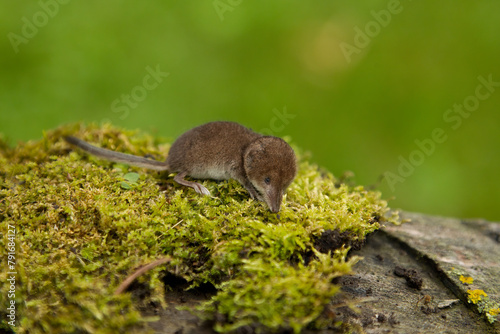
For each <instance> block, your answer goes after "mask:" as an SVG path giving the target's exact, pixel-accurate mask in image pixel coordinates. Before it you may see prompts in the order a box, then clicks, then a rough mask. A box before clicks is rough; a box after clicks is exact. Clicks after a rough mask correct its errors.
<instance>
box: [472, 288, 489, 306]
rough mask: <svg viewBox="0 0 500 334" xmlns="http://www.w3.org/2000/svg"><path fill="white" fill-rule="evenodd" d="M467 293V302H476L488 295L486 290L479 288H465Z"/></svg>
mask: <svg viewBox="0 0 500 334" xmlns="http://www.w3.org/2000/svg"><path fill="white" fill-rule="evenodd" d="M467 294H468V295H469V296H468V298H469V303H473V304H477V303H478V302H479V301H480V300H481V297H488V295H487V294H486V292H484V291H483V290H480V289H475V290H467Z"/></svg>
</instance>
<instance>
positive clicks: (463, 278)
mask: <svg viewBox="0 0 500 334" xmlns="http://www.w3.org/2000/svg"><path fill="white" fill-rule="evenodd" d="M460 282H462V283H464V284H472V283H473V282H474V279H473V278H472V277H466V276H464V275H460Z"/></svg>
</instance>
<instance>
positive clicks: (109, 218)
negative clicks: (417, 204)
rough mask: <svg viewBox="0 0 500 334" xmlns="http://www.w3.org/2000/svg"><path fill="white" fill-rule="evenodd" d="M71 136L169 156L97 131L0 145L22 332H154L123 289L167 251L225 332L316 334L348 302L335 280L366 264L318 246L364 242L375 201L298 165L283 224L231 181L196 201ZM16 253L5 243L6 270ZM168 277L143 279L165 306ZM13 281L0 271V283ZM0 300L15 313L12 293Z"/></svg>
mask: <svg viewBox="0 0 500 334" xmlns="http://www.w3.org/2000/svg"><path fill="white" fill-rule="evenodd" d="M70 133H71V134H74V135H76V136H78V137H80V138H83V139H85V140H88V141H90V142H94V143H99V144H100V145H102V146H103V147H107V148H110V149H114V150H118V151H121V152H127V153H131V154H136V155H141V156H143V155H152V156H154V157H156V159H159V160H162V159H164V157H165V156H167V154H168V149H169V146H170V145H169V144H168V143H165V142H163V141H162V140H160V139H155V138H153V137H151V136H148V135H141V134H137V133H135V132H130V131H124V130H120V129H117V128H113V127H111V126H103V127H98V126H95V125H91V126H88V127H87V126H83V125H70V126H65V127H61V128H59V129H56V130H54V131H50V132H47V133H46V134H44V138H43V139H42V140H41V141H37V142H28V143H24V144H19V145H18V146H17V147H16V148H14V149H9V148H8V147H7V145H5V143H0V222H2V233H6V227H7V225H14V226H15V227H16V231H17V235H16V237H15V243H16V271H17V276H16V280H17V282H16V302H17V304H16V306H17V320H16V321H17V322H16V324H17V327H16V328H17V332H18V333H28V332H29V333H46V332H50V333H86V332H89V333H91V332H92V333H94V332H96V333H117V332H128V333H130V332H134V331H137V332H144V328H145V327H146V325H145V319H142V318H141V316H140V314H139V312H138V311H137V306H136V305H135V306H134V303H133V302H132V300H131V297H130V294H125V295H121V296H114V295H113V291H114V289H116V287H117V286H118V285H119V284H120V282H122V281H123V280H124V278H125V277H127V276H128V275H129V274H130V273H131V272H132V271H133V270H134V269H135V268H137V267H138V266H140V265H143V264H146V263H149V262H152V261H153V260H155V259H157V258H159V257H162V256H164V255H165V254H168V255H170V256H171V257H172V259H173V260H172V262H171V263H169V264H167V265H166V269H167V270H168V271H170V272H171V273H174V274H175V275H179V276H182V277H183V278H185V279H186V280H187V281H189V282H191V284H192V286H196V285H199V284H201V283H206V282H210V283H212V284H214V285H215V286H216V287H217V288H218V293H217V294H216V295H215V296H214V298H213V299H212V300H210V301H208V302H206V303H204V304H203V305H201V306H200V307H199V310H198V312H200V314H201V316H203V317H205V318H208V319H212V320H214V321H215V326H216V327H215V328H216V329H217V330H219V331H227V330H231V329H234V328H238V327H240V326H243V325H246V324H251V325H253V326H255V327H256V328H257V329H265V330H268V331H269V330H271V331H272V330H276V329H279V328H291V329H293V330H294V331H295V332H299V331H300V329H301V328H303V327H304V326H317V327H318V326H321V324H323V323H324V320H325V319H322V317H323V316H322V314H323V311H324V309H325V307H326V306H327V305H328V303H329V301H330V299H331V297H332V296H333V295H334V294H335V293H336V292H337V291H338V287H337V286H335V285H334V284H332V279H333V278H335V277H337V276H340V275H343V274H346V273H348V272H350V270H351V266H352V264H353V262H354V261H356V259H354V258H353V259H350V260H348V261H347V260H346V250H347V247H348V245H346V246H345V247H341V248H340V249H334V248H335V247H333V246H332V249H331V250H330V251H331V252H328V253H327V254H321V253H319V252H318V251H317V250H316V247H315V243H316V242H317V241H318V240H319V239H320V237H321V235H322V234H323V232H325V231H327V230H338V231H339V232H345V233H347V234H348V235H349V236H350V238H351V239H352V241H353V242H354V241H356V240H357V241H360V240H363V239H364V237H365V236H366V234H368V233H370V232H373V231H374V230H376V229H377V228H379V224H380V223H381V222H384V221H385V220H386V218H385V217H386V214H387V212H388V208H387V204H386V202H385V201H383V200H381V199H380V195H379V193H377V192H372V191H366V190H364V189H363V187H350V186H347V185H345V184H339V182H338V181H337V180H336V179H335V178H334V177H333V176H332V175H331V174H329V173H327V172H325V171H322V170H320V169H319V168H318V167H317V166H315V165H314V164H311V163H309V162H308V160H307V159H306V158H304V156H303V155H301V154H299V166H300V168H299V173H298V175H297V178H296V180H295V181H294V182H293V183H292V185H291V186H290V188H289V189H288V192H287V195H286V198H285V200H284V204H283V206H282V210H281V212H280V213H279V214H273V213H271V212H269V211H268V210H267V209H266V207H265V206H264V205H263V204H262V203H260V202H256V201H254V200H251V199H250V198H249V196H248V194H247V193H246V191H245V190H244V188H243V187H242V186H240V185H239V184H238V183H237V182H235V181H225V182H214V181H210V180H207V181H203V184H204V185H205V186H206V187H207V188H208V189H209V190H210V191H211V193H212V195H213V196H212V197H208V196H200V195H198V194H196V193H195V192H194V191H192V190H191V189H187V188H184V187H181V186H178V185H177V184H175V183H174V182H173V180H172V178H171V177H170V178H167V177H166V176H167V175H163V177H160V175H158V173H156V172H152V171H147V170H144V169H139V168H128V167H127V166H123V165H117V164H113V163H110V162H107V161H102V160H99V159H97V158H95V157H92V156H89V155H87V154H84V153H82V152H80V151H78V150H73V149H72V148H70V147H69V146H68V145H67V144H66V143H65V142H64V141H63V140H62V139H61V138H62V136H63V135H66V134H70ZM131 171H132V172H133V173H132V174H131V173H130V172H131ZM396 218H397V217H396V216H393V217H392V218H391V220H395V219H396ZM347 234H345V235H347ZM7 243H8V240H7V238H6V237H4V238H2V239H1V240H0V253H1V254H0V256H1V258H2V259H4V258H6V254H4V252H6V247H7ZM162 269H165V268H164V267H162V268H156V269H154V270H152V271H151V272H148V274H147V275H145V276H144V277H141V278H140V279H139V280H140V281H141V282H143V283H144V284H145V285H146V286H147V287H148V289H149V290H150V294H149V297H148V300H149V301H151V300H152V301H155V302H157V303H159V304H161V305H163V304H164V291H165V289H164V286H163V284H162V283H161V270H162ZM6 277H7V274H6V272H5V271H2V272H0V281H2V282H3V281H5V279H6ZM0 290H1V291H0V298H2V305H6V304H5V303H6V302H7V300H6V298H7V297H6V296H7V290H8V287H7V286H3V287H1V288H0ZM4 310H5V307H3V306H2V309H1V311H0V312H4ZM5 319H6V317H5V314H2V320H1V321H2V323H1V324H0V329H1V328H2V326H3V328H6V327H7V324H6V320H5ZM146 320H147V319H146ZM149 320H151V319H149Z"/></svg>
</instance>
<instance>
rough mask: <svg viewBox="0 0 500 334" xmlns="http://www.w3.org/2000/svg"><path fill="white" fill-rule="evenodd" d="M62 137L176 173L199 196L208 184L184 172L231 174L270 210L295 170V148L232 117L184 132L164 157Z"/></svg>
mask: <svg viewBox="0 0 500 334" xmlns="http://www.w3.org/2000/svg"><path fill="white" fill-rule="evenodd" d="M64 139H65V140H66V141H67V142H68V143H70V144H72V145H75V146H77V147H79V148H81V149H83V150H84V151H86V152H88V153H90V154H92V155H95V156H97V157H99V158H102V159H106V160H110V161H114V162H119V163H125V164H129V165H134V166H138V167H144V168H149V169H154V170H158V171H168V172H171V173H177V174H176V175H175V177H174V181H176V182H177V183H179V184H181V185H184V186H187V187H190V188H193V189H194V190H195V191H196V192H197V193H199V194H203V195H210V192H209V191H208V189H207V188H205V187H204V186H203V185H202V184H200V183H197V182H194V181H188V180H186V179H185V177H187V176H189V177H191V178H194V179H213V180H228V179H234V180H236V181H238V182H239V183H241V184H242V185H243V186H244V187H245V189H246V190H247V191H248V192H249V194H250V196H251V197H252V198H253V199H257V200H260V201H263V202H265V203H266V204H267V206H268V207H269V210H271V211H272V212H279V210H280V207H281V202H282V198H283V194H284V192H285V190H286V188H287V187H288V186H289V185H290V183H291V182H292V181H293V179H294V178H295V175H296V174H297V163H296V157H295V152H294V151H293V149H292V148H291V147H290V145H288V143H286V142H285V141H284V140H283V139H281V138H278V137H274V136H264V135H261V134H259V133H256V132H254V131H252V130H251V129H248V128H246V127H244V126H242V125H240V124H238V123H234V122H210V123H206V124H203V125H200V126H197V127H195V128H193V129H191V130H188V131H186V132H185V133H184V134H182V135H181V136H180V137H179V138H177V140H176V141H175V142H174V143H173V144H172V146H171V148H170V151H169V153H168V157H167V159H166V161H164V162H161V161H157V160H152V159H147V158H144V157H139V156H135V155H131V154H126V153H120V152H115V151H111V150H108V149H104V148H100V147H96V146H93V145H91V144H89V143H87V142H85V141H83V140H81V139H78V138H75V137H72V136H67V137H65V138H64Z"/></svg>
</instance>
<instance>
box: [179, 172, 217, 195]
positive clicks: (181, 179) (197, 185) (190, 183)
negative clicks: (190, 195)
mask: <svg viewBox="0 0 500 334" xmlns="http://www.w3.org/2000/svg"><path fill="white" fill-rule="evenodd" d="M186 174H187V173H186V172H182V173H178V174H177V175H176V176H174V181H175V182H177V183H178V184H181V185H183V186H186V187H190V188H193V189H194V191H196V192H197V193H198V194H201V195H208V196H210V191H208V189H207V188H205V186H203V185H202V184H200V183H197V182H193V181H188V180H184V177H185V176H186Z"/></svg>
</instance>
